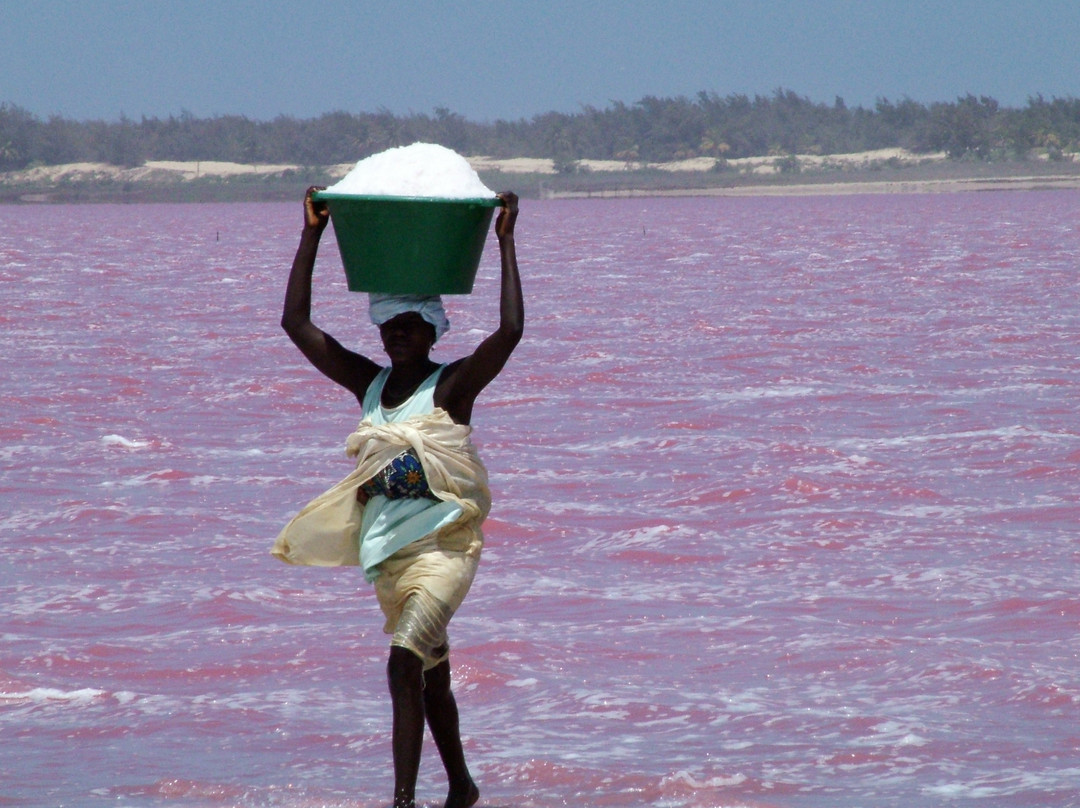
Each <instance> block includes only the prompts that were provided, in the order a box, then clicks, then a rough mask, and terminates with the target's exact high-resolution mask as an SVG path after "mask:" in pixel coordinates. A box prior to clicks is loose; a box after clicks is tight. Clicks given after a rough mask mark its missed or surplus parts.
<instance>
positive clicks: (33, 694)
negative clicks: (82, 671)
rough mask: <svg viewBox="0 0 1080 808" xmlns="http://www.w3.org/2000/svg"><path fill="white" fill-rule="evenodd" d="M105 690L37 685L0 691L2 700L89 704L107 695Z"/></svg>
mask: <svg viewBox="0 0 1080 808" xmlns="http://www.w3.org/2000/svg"><path fill="white" fill-rule="evenodd" d="M105 695H106V693H105V691H104V690H97V689H95V688H92V687H84V688H80V689H79V690H60V689H59V688H55V687H35V688H32V689H31V690H27V691H23V692H12V691H7V692H4V691H0V700H2V701H30V702H36V703H39V704H43V703H46V702H56V701H62V702H68V703H70V704H89V703H90V702H92V701H95V700H96V699H100V698H102V697H103V696H105Z"/></svg>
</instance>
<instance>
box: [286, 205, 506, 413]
mask: <svg viewBox="0 0 1080 808" xmlns="http://www.w3.org/2000/svg"><path fill="white" fill-rule="evenodd" d="M316 190H319V189H318V188H314V187H313V188H309V189H308V192H307V194H306V196H305V197H304V229H303V232H302V233H301V236H300V245H299V247H297V250H296V257H295V258H294V259H293V265H292V271H291V272H290V274H289V282H288V286H287V288H286V291H285V306H284V312H283V314H282V318H281V326H282V328H284V329H285V332H286V333H287V334H288V335H289V338H290V339H291V340H292V341H293V343H295V345H296V346H297V347H298V348H299V349H300V350H301V352H303V354H304V356H306V357H307V358H308V361H310V362H311V364H313V365H314V366H315V367H316V368H317V369H318V370H319V371H320V372H321V373H323V374H324V375H325V376H327V378H329V379H331V380H333V381H335V382H337V383H338V384H340V385H341V386H342V387H344V388H345V389H347V390H349V391H350V392H351V393H352V394H353V395H354V396H355V397H356V399H357V400H358V401H360V402H362V401H363V399H364V393H365V391H366V390H367V388H368V385H370V384H371V382H372V380H373V379H374V378H375V376H376V374H378V372H379V370H380V366H379V365H378V364H376V363H375V362H373V361H372V360H371V359H368V358H367V357H365V356H362V355H360V354H358V353H354V352H353V351H350V350H348V349H347V348H345V347H343V346H342V345H341V344H340V343H339V342H338V341H337V340H335V339H334V338H333V337H332V336H330V335H329V334H327V333H326V332H324V331H323V330H322V329H320V328H319V327H318V326H316V325H315V324H314V323H312V322H311V276H312V272H313V270H314V266H315V256H316V253H317V251H318V246H319V240H320V238H321V236H322V233H323V230H325V228H326V225H327V222H328V221H329V212H328V211H327V209H326V206H325V205H324V204H321V203H319V202H315V201H314V200H313V199H312V198H311V194H312V193H313V192H314V191H316ZM499 198H500V199H502V202H503V207H502V209H501V210H500V212H499V216H498V218H497V219H496V221H495V234H496V236H497V237H498V240H499V253H500V259H501V264H502V278H501V293H500V304H499V327H498V329H497V330H496V331H495V332H494V333H492V334H491V335H489V336H488V337H486V338H485V339H484V340H483V342H481V343H480V345H479V346H477V348H476V350H475V351H473V353H472V354H470V355H469V356H466V357H464V358H462V359H458V360H457V361H455V362H452V363H450V364H449V365H448V366H447V368H446V370H444V371H443V374H442V376H441V377H440V379H439V384H438V386H437V387H436V388H435V405H436V406H438V407H442V408H443V409H444V410H446V412H447V413H448V414H449V415H450V418H451V419H452V420H453V421H454V422H456V423H459V424H468V423H469V422H470V420H471V418H472V408H473V404H474V403H475V402H476V398H477V396H478V395H479V394H480V392H481V391H482V390H483V389H484V388H485V387H486V386H487V385H488V384H489V383H490V382H491V381H492V379H494V378H495V377H496V376H497V375H498V374H499V372H500V371H501V370H502V368H503V366H504V365H505V364H506V360H507V359H509V358H510V354H511V353H512V352H513V350H514V348H515V347H516V346H517V344H518V342H519V341H520V340H521V335H522V332H523V330H524V323H525V309H524V303H523V299H522V294H521V279H520V277H519V275H518V267H517V253H516V251H515V246H514V225H515V223H516V221H517V213H518V198H517V196H516V195H515V194H513V193H510V192H506V193H502V194H499ZM412 364H416V365H417V367H411V365H412ZM421 364H423V365H424V366H425V367H423V368H422V367H420V365H421ZM406 365H409V366H406ZM428 365H432V363H431V362H430V361H429V360H428V359H427V357H426V356H425V357H423V358H420V357H418V358H417V359H416V361H415V362H409V363H402V365H401V366H400V367H399V365H398V364H394V365H393V370H392V372H391V381H392V380H393V379H394V377H395V376H398V375H399V374H400V376H402V377H409V378H411V377H416V378H417V381H416V384H419V381H421V380H422V378H423V376H424V375H426V374H425V373H423V372H422V371H423V370H425V369H427V371H428V372H430V370H431V369H433V367H431V368H430V369H428V368H426V366H428Z"/></svg>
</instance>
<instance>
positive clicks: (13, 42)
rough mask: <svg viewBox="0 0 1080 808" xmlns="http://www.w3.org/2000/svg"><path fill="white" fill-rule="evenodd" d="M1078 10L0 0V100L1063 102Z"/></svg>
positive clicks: (630, 1)
mask: <svg viewBox="0 0 1080 808" xmlns="http://www.w3.org/2000/svg"><path fill="white" fill-rule="evenodd" d="M1078 43H1080V1H1078V0H908V1H907V2H905V1H904V0H801V2H800V0H623V1H622V2H618V1H617V0H578V1H577V2H564V1H563V0H550V1H549V2H545V1H544V0H531V1H530V2H518V1H517V0H489V1H488V2H455V0H414V1H413V2H410V0H382V1H381V2H348V1H347V0H336V1H332V2H319V0H258V1H257V2H256V1H255V0H84V1H83V2H78V1H77V0H0V103H2V102H7V103H13V104H16V105H18V106H21V107H23V108H25V109H28V110H30V111H31V112H32V113H34V114H36V115H38V116H41V117H47V116H49V115H52V114H59V115H62V116H65V117H69V118H75V119H79V120H86V119H96V118H99V119H106V120H115V119H116V118H118V117H119V116H120V115H121V114H122V113H123V114H126V115H127V116H129V117H132V118H136V119H138V118H139V117H141V116H143V115H146V116H158V117H162V116H168V115H170V114H178V113H180V112H181V111H183V110H188V111H190V112H191V113H193V114H195V115H197V116H200V117H204V116H211V115H217V114H228V113H237V114H242V115H247V116H249V117H252V118H257V119H270V118H273V117H275V116H277V115H279V114H285V115H293V116H297V117H305V118H306V117H312V116H316V115H318V114H320V113H323V112H328V111H333V110H345V111H349V112H361V111H376V110H378V109H381V108H386V109H389V110H390V111H392V112H394V113H408V112H423V113H431V112H432V111H433V110H434V109H435V108H436V107H440V106H444V107H448V108H450V109H451V110H453V111H455V112H459V113H461V114H463V115H465V116H466V117H468V118H470V119H473V120H477V121H493V120H496V119H507V120H515V119H518V118H522V117H525V118H527V117H531V116H533V115H535V114H539V113H542V112H547V111H550V110H558V111H562V112H574V111H576V110H578V109H580V108H581V107H582V106H584V105H592V106H596V107H606V106H608V105H609V104H610V103H611V102H612V101H623V102H626V103H628V104H630V103H633V102H635V101H637V100H639V99H641V98H643V97H644V96H647V95H656V96H675V95H686V96H694V95H696V94H697V93H698V92H699V91H701V90H706V91H710V92H715V93H717V94H719V95H721V96H724V95H728V94H729V93H745V94H748V95H755V94H769V93H771V92H772V91H773V90H775V89H776V88H778V87H783V88H785V89H788V90H793V91H794V92H796V93H798V94H799V95H804V96H807V97H809V98H810V99H811V100H813V101H820V102H827V103H832V101H833V99H834V98H835V97H836V96H840V97H842V98H843V99H844V100H845V101H846V102H847V104H848V106H856V105H862V106H872V105H873V104H874V102H875V100H876V99H878V98H880V97H886V98H889V99H890V100H898V99H901V98H903V97H905V96H906V97H909V98H912V99H914V100H916V101H920V102H923V103H929V102H931V101H952V100H955V99H956V98H957V97H958V96H960V95H963V94H965V93H968V92H971V93H974V94H976V95H989V96H993V97H994V98H996V99H997V100H998V101H1000V102H1001V103H1002V104H1004V105H1006V106H1023V105H1024V104H1025V103H1026V102H1027V99H1028V97H1029V96H1031V95H1034V94H1037V93H1042V94H1043V95H1045V96H1047V97H1049V96H1059V97H1063V96H1072V97H1080V44H1078Z"/></svg>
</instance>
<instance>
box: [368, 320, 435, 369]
mask: <svg viewBox="0 0 1080 808" xmlns="http://www.w3.org/2000/svg"><path fill="white" fill-rule="evenodd" d="M379 336H381V337H382V344H383V350H385V351H386V355H387V356H388V357H390V361H391V362H408V361H410V360H416V359H425V358H427V355H428V353H429V352H430V351H431V346H432V345H434V344H435V326H433V325H432V324H431V323H429V322H428V321H427V320H425V319H424V318H423V317H421V316H420V314H419V313H418V312H415V311H406V312H403V313H402V314H399V315H397V316H396V317H391V318H390V319H389V320H387V321H386V322H385V323H383V324H382V325H380V326H379Z"/></svg>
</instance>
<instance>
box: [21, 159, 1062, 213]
mask: <svg viewBox="0 0 1080 808" xmlns="http://www.w3.org/2000/svg"><path fill="white" fill-rule="evenodd" d="M467 159H468V160H469V162H470V164H471V165H472V166H473V168H474V169H476V170H477V171H479V172H482V173H483V172H488V173H497V174H500V175H506V177H507V179H508V180H510V181H512V177H513V176H514V175H530V176H532V177H537V176H540V177H545V176H551V177H555V176H556V175H557V174H558V172H557V171H556V168H555V165H554V162H553V161H552V160H550V159H541V158H527V157H517V158H510V159H496V158H492V157H486V156H473V157H469V158H467ZM792 159H793V156H790V155H787V156H768V157H747V158H739V159H732V160H728V161H726V164H725V167H724V171H723V172H722V176H724V177H730V178H731V179H732V181H731V182H730V183H727V184H725V187H717V186H716V176H717V175H716V174H715V173H714V172H713V170H712V169H713V168H714V166H715V163H716V161H715V159H714V158H712V157H696V158H692V159H687V160H680V161H677V162H670V163H642V162H622V161H617V160H579V161H577V163H576V166H577V168H578V171H579V172H582V174H580V175H578V176H584V177H587V176H588V175H590V174H602V175H606V176H610V175H612V174H619V173H627V172H634V171H643V170H645V171H652V172H657V171H659V172H667V173H669V174H671V175H675V174H684V175H687V176H692V175H694V174H701V175H705V176H707V177H708V178H709V181H708V182H702V183H701V185H700V186H699V187H692V186H693V183H688V184H687V186H686V187H683V188H678V189H663V188H642V189H625V188H623V189H617V190H610V189H609V190H603V189H594V190H560V189H552V190H544V189H542V190H541V192H540V195H541V196H543V197H546V198H614V197H631V196H794V195H824V194H876V193H949V192H960V191H982V190H1036V189H1062V188H1080V175H1078V174H1072V173H1066V172H1064V171H1062V172H1060V173H1057V172H1055V173H1047V174H1039V173H1035V172H1033V173H1031V174H1030V175H1027V176H1018V175H1016V172H1015V171H1012V172H1008V171H1003V172H1002V176H979V177H945V178H931V179H926V178H922V179H910V180H909V179H902V178H896V177H895V176H894V177H892V178H890V179H888V180H884V181H876V180H872V179H871V180H868V179H867V178H866V174H865V173H863V174H862V176H859V177H852V176H851V174H853V173H857V172H869V171H875V170H879V169H882V168H889V169H901V170H902V169H905V168H914V167H926V166H934V165H938V164H940V165H944V164H945V163H946V161H947V158H946V156H945V155H944V154H940V153H939V154H930V155H916V154H913V153H911V152H907V151H905V150H903V149H878V150H875V151H868V152H860V153H856V154H838V155H837V154H834V155H795V156H794V159H796V160H797V161H798V168H799V172H800V174H803V175H804V180H803V181H800V180H799V179H797V175H796V177H792V176H790V175H789V176H784V177H783V181H781V175H782V174H783V170H782V167H783V161H790V160H792ZM353 165H354V164H353V163H342V164H337V165H331V166H324V167H321V168H320V169H319V170H320V171H321V172H323V173H324V175H325V176H328V177H330V178H331V179H334V180H336V179H338V178H340V177H343V176H344V175H345V174H346V173H348V171H349V170H350V169H351V168H352V167H353ZM307 171H311V167H305V166H300V165H291V164H254V165H253V164H242V163H230V162H222V161H190V162H180V161H166V160H151V161H147V162H146V163H145V164H143V165H141V166H136V167H133V168H124V167H120V166H114V165H110V164H107V163H70V164H67V165H58V166H36V167H33V168H28V169H25V170H22V171H11V172H6V173H0V190H2V189H5V188H6V189H9V190H10V191H13V192H14V193H15V194H18V198H19V199H20V200H21V201H27V202H35V201H47V200H48V199H49V198H50V196H51V193H50V192H51V191H53V190H54V189H55V190H60V189H62V188H64V187H70V186H72V185H78V184H90V183H119V184H138V185H141V186H147V187H163V186H170V185H172V186H176V185H180V186H183V185H184V184H186V183H191V182H194V181H197V180H203V181H206V180H221V181H227V180H230V179H235V178H244V177H248V178H265V179H267V180H274V179H281V180H287V179H292V178H297V177H298V178H300V179H301V180H302V177H303V174H304V173H305V172H307ZM834 172H835V174H837V175H842V174H843V173H847V174H848V175H849V176H848V178H847V179H844V178H840V177H838V178H837V179H835V180H834V179H833V178H832V176H830V175H832V174H833V173H834ZM894 175H895V172H894ZM815 177H816V178H819V179H820V181H819V179H815ZM739 180H749V181H748V182H747V181H743V182H740V181H739ZM584 184H586V185H587V182H586V183H584ZM542 185H543V183H541V186H542ZM23 189H25V193H22V194H20V193H19V192H20V190H23Z"/></svg>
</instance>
